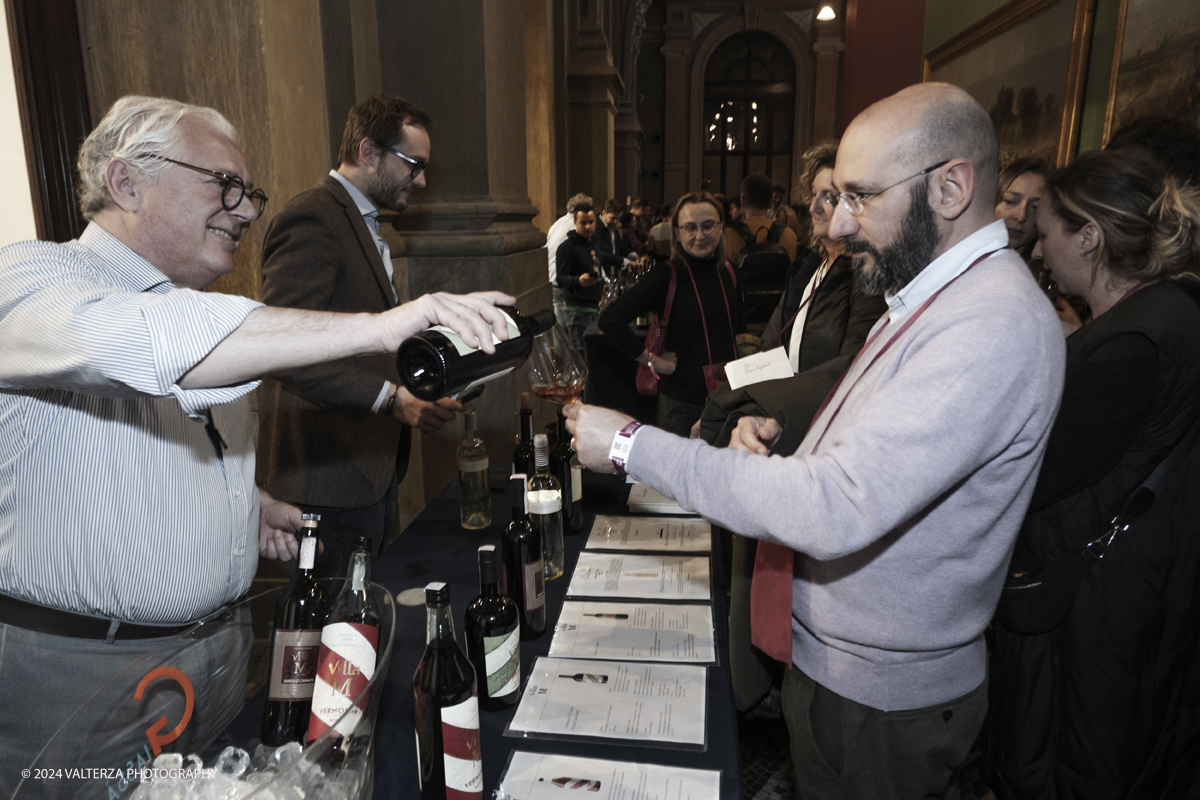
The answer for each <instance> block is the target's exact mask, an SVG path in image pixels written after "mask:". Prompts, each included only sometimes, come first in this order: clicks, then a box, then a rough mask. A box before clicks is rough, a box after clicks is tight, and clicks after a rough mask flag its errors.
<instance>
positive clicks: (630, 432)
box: [608, 422, 645, 475]
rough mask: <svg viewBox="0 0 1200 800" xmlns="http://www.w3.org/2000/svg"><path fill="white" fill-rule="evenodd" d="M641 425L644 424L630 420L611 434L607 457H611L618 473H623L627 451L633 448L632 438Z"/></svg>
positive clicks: (627, 457) (627, 455) (627, 456)
mask: <svg viewBox="0 0 1200 800" xmlns="http://www.w3.org/2000/svg"><path fill="white" fill-rule="evenodd" d="M642 427H645V426H643V425H642V423H640V422H631V423H629V424H628V425H626V426H625V427H624V428H622V429H621V430H619V431H617V432H616V434H615V435H614V436H613V440H612V447H611V448H609V451H608V457H609V458H610V459H612V463H613V466H614V467H616V468H617V474H618V475H624V474H625V462H626V461H627V460H628V459H629V452H630V451H631V450H633V440H634V439H636V438H637V434H638V430H639V429H640V428H642Z"/></svg>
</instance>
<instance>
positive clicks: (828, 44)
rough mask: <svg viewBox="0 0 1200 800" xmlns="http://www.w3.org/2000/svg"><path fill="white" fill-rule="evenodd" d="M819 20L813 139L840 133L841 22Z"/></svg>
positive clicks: (818, 140) (818, 139) (814, 49)
mask: <svg viewBox="0 0 1200 800" xmlns="http://www.w3.org/2000/svg"><path fill="white" fill-rule="evenodd" d="M825 25H826V23H820V22H818V23H817V41H816V43H815V44H813V52H815V53H816V54H817V75H816V84H817V90H816V97H815V101H814V106H815V108H814V109H813V110H814V114H813V141H814V142H823V141H825V140H826V139H832V138H833V137H835V136H837V135H838V97H839V96H840V94H841V93H840V92H839V91H838V71H839V66H840V62H841V60H842V55H841V54H842V50H843V48H844V47H845V45H844V44H843V42H842V38H841V30H840V26H838V27H837V28H835V29H830V28H827V27H825Z"/></svg>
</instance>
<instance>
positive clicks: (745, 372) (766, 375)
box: [725, 347, 792, 389]
mask: <svg viewBox="0 0 1200 800" xmlns="http://www.w3.org/2000/svg"><path fill="white" fill-rule="evenodd" d="M725 377H726V378H728V379H729V386H730V387H731V388H733V389H741V388H742V387H743V386H749V385H750V384H752V383H761V382H762V381H774V380H779V379H780V378H790V377H792V364H791V362H790V361H788V356H787V351H786V350H784V349H783V348H782V347H776V348H775V349H774V350H768V351H767V352H765V353H755V354H754V355H752V356H746V357H745V358H739V359H738V360H737V361H730V362H729V363H728V364H726V365H725Z"/></svg>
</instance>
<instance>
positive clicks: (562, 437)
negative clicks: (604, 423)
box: [550, 406, 583, 535]
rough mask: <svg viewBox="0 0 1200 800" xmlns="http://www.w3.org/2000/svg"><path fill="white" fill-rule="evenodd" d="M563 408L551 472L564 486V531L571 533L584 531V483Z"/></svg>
mask: <svg viewBox="0 0 1200 800" xmlns="http://www.w3.org/2000/svg"><path fill="white" fill-rule="evenodd" d="M563 408H564V406H559V407H558V440H557V441H556V442H555V443H554V447H552V448H551V449H550V473H551V474H552V475H554V477H555V478H558V482H559V484H560V485H561V486H562V518H563V533H564V534H568V535H570V534H575V533H582V532H583V483H582V481H581V480H580V478H581V476H580V468H579V459H578V457H576V455H575V450H574V449H573V448H572V447H571V434H569V433H567V417H566V415H565V414H563Z"/></svg>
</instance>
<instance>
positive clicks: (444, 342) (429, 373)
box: [396, 308, 555, 400]
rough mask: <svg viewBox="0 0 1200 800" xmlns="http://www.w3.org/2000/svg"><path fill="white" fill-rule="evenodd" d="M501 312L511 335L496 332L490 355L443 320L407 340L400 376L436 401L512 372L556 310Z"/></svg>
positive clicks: (548, 326)
mask: <svg viewBox="0 0 1200 800" xmlns="http://www.w3.org/2000/svg"><path fill="white" fill-rule="evenodd" d="M503 311H504V314H505V315H506V316H507V317H508V321H509V322H508V339H507V341H503V342H501V341H500V340H499V339H497V338H495V335H494V334H493V339H492V343H493V344H495V346H496V352H495V353H492V354H491V355H488V354H487V353H485V352H483V351H482V350H478V349H475V348H473V347H468V346H467V345H466V344H465V343H464V342H463V340H462V337H461V336H459V335H458V334H457V333H455V332H454V331H452V330H450V329H449V328H447V327H446V326H444V325H435V326H434V327H432V328H427V329H425V330H423V331H421V332H420V333H418V334H417V335H416V336H410V337H409V338H407V339H405V340H404V341H403V342H401V343H400V349H399V350H398V351H397V353H396V364H397V365H398V366H399V368H400V380H401V381H403V382H404V385H405V386H406V387H408V390H409V391H410V392H412V393H413V394H414V395H416V396H417V397H419V398H421V399H422V400H437V399H439V398H442V397H456V396H459V395H463V394H465V393H466V392H468V391H470V390H471V389H472V388H474V387H475V386H478V385H479V384H481V383H485V382H487V381H490V380H495V379H496V378H499V377H501V376H502V375H507V374H508V373H509V372H512V371H513V369H515V368H516V367H519V366H520V365H521V364H523V363H524V362H525V359H527V358H529V351H530V350H532V349H533V337H535V336H537V335H538V334H539V333H541V332H542V331H548V330H550V329H551V328H553V327H554V324H555V319H554V312H553V311H551V310H549V309H547V310H545V311H538V312H536V313H533V314H528V315H526V314H522V313H520V312H519V311H517V310H516V309H515V308H505V309H503Z"/></svg>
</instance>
